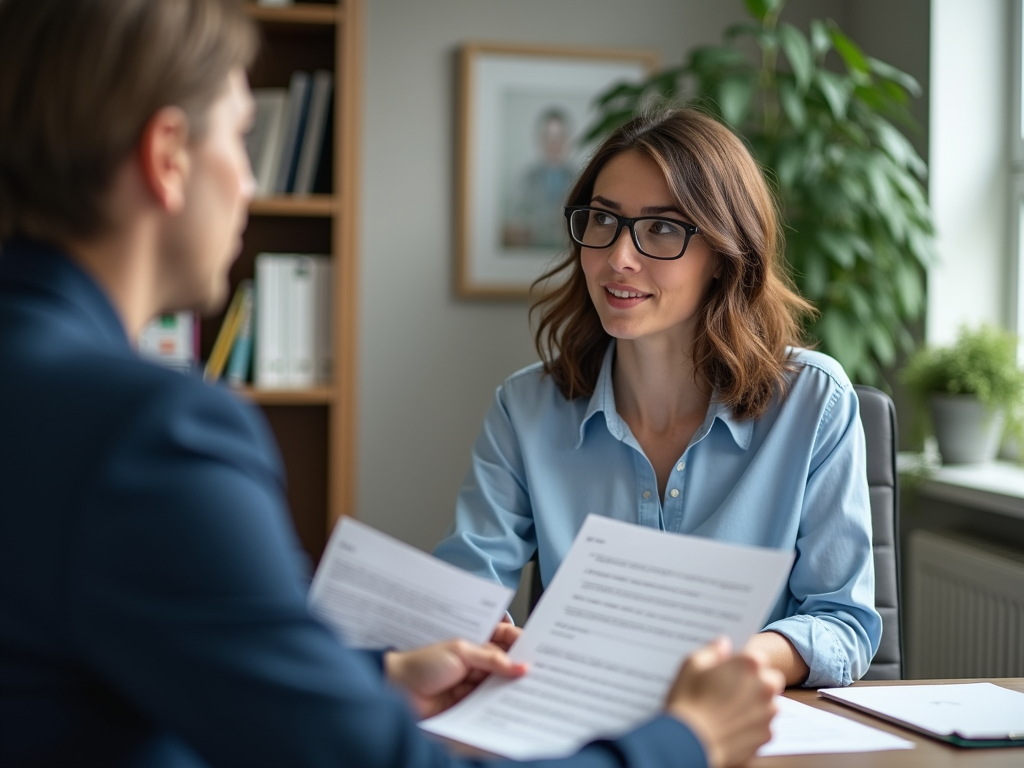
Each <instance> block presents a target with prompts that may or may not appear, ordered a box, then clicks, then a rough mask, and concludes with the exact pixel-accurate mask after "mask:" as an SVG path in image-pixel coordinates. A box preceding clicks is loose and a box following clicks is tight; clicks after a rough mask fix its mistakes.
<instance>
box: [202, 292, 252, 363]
mask: <svg viewBox="0 0 1024 768" xmlns="http://www.w3.org/2000/svg"><path fill="white" fill-rule="evenodd" d="M242 293H243V290H242V286H241V285H239V286H238V288H237V289H236V290H235V295H234V296H232V298H231V304H230V305H229V306H228V311H227V313H226V314H225V315H224V321H223V322H222V323H221V326H220V332H219V333H218V334H217V340H216V341H215V342H214V343H213V350H212V351H211V352H210V359H209V360H207V361H206V369H205V370H204V371H203V379H205V380H206V381H217V379H219V378H220V375H221V373H222V372H223V370H224V364H225V363H227V360H228V353H229V352H231V347H232V345H233V344H234V343H235V336H236V335H237V334H238V326H239V321H240V319H241V316H240V312H241V309H242Z"/></svg>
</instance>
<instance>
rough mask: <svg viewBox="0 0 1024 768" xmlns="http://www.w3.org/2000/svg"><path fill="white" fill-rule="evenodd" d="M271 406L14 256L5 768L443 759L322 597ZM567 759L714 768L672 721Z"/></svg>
mask: <svg viewBox="0 0 1024 768" xmlns="http://www.w3.org/2000/svg"><path fill="white" fill-rule="evenodd" d="M273 445H274V443H273V440H272V437H271V435H270V433H269V431H268V429H267V427H266V425H265V423H264V421H263V419H262V418H261V415H260V413H259V411H258V409H256V408H253V407H251V406H248V405H246V404H243V403H242V402H241V401H240V400H238V399H237V398H236V397H235V396H234V395H232V394H231V393H230V392H228V391H226V390H224V389H222V388H219V387H213V386H209V385H207V384H204V383H203V382H202V381H201V380H200V379H199V378H197V377H189V376H182V375H181V374H178V373H174V372H171V371H168V370H164V369H162V368H160V367H158V366H155V365H152V364H149V363H147V362H145V361H142V360H140V359H139V358H138V357H137V356H136V354H135V353H134V351H133V350H132V348H131V346H130V344H129V341H128V339H127V337H126V335H125V331H124V328H123V326H122V324H121V321H120V319H119V318H118V316H117V314H116V312H115V310H114V308H113V307H112V306H111V304H110V302H109V300H108V299H107V298H106V296H105V295H104V293H103V292H102V290H101V289H100V288H99V286H98V285H97V284H96V283H95V282H94V281H93V280H92V279H91V278H90V277H89V276H88V275H87V274H86V273H85V272H84V271H82V270H81V269H80V268H79V267H77V266H76V265H75V264H74V263H73V262H72V261H71V260H69V259H68V258H66V257H65V256H64V255H63V254H61V253H60V252H59V251H57V250H55V249H53V248H49V247H46V246H42V245H39V244H36V243H28V242H24V241H19V242H12V243H8V244H7V245H6V246H5V247H4V249H3V250H2V251H0V765H2V766H4V767H5V768H16V767H17V766H30V765H33V766H34V765H38V766H79V765H80V766H92V765H96V766H100V765H102V766H146V767H147V768H171V767H172V766H173V767H174V768H179V767H180V768H185V767H186V766H202V765H209V766H274V768H282V767H283V766H289V767H290V768H301V767H303V766H328V765H331V766H349V767H350V768H428V767H429V768H435V767H436V768H440V767H441V766H448V765H456V764H468V763H470V762H472V761H467V760H463V759H460V758H456V757H453V756H452V755H450V754H449V753H448V752H447V751H446V750H445V749H444V748H443V747H441V746H440V745H438V744H436V743H435V742H432V741H429V740H428V739H426V738H424V736H423V735H422V734H421V732H420V731H419V729H418V728H417V727H416V724H415V721H414V718H413V716H412V714H411V713H410V712H409V710H408V709H407V707H406V705H405V703H404V701H403V700H402V697H401V696H400V695H399V694H398V693H396V692H394V691H392V690H390V689H389V688H388V687H387V685H386V683H385V681H384V680H383V678H382V674H381V670H380V663H379V657H378V658H377V660H376V663H375V661H374V659H373V657H371V656H367V655H365V654H361V653H357V652H354V651H351V650H349V649H346V648H344V647H343V646H342V645H340V644H339V643H338V641H337V640H336V639H335V638H334V636H333V635H332V634H331V632H330V631H329V630H328V629H327V628H326V627H324V626H323V625H322V624H321V623H320V622H319V621H317V620H316V619H315V618H314V617H313V616H311V614H310V613H309V611H308V610H307V606H306V590H307V568H306V564H305V560H304V558H303V556H302V554H301V550H300V548H299V546H298V544H297V541H296V537H295V534H294V531H293V530H292V527H291V523H290V521H289V519H288V514H287V507H286V502H285V496H284V478H283V473H282V469H281V465H280V461H279V458H278V456H277V454H276V452H275V450H274V448H273ZM548 764H550V765H552V766H553V765H556V764H557V765H564V766H567V768H569V767H571V768H590V767H591V766H593V768H604V767H605V766H615V765H619V766H623V765H629V766H633V767H634V768H656V767H661V766H664V767H666V768H667V767H669V766H693V765H697V766H703V765H704V755H703V753H702V751H701V749H700V746H699V744H698V743H697V741H696V739H695V738H694V736H693V734H692V733H691V732H690V731H689V730H687V729H686V728H685V727H684V726H682V725H681V724H679V723H678V722H676V721H675V720H671V719H669V718H666V717H660V718H656V719H655V720H653V721H652V722H650V723H648V724H646V725H645V726H643V727H641V728H640V729H638V730H637V731H634V732H633V733H631V734H629V735H627V736H625V737H622V738H620V739H617V740H614V741H605V742H596V743H594V744H592V745H590V746H588V747H587V748H585V749H584V750H583V751H582V752H581V753H579V754H578V755H576V756H575V757H572V758H567V759H566V760H563V761H548Z"/></svg>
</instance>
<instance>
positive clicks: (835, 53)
mask: <svg viewBox="0 0 1024 768" xmlns="http://www.w3.org/2000/svg"><path fill="white" fill-rule="evenodd" d="M745 4H746V7H747V10H748V12H749V14H750V16H751V18H752V20H751V22H750V23H745V24H740V25H737V26H734V27H731V28H730V29H728V30H727V31H726V32H725V37H724V42H723V43H722V44H721V45H717V46H705V47H700V48H697V49H695V50H693V51H692V52H691V53H690V55H689V58H688V59H687V60H686V61H685V62H684V63H683V64H682V65H680V66H677V67H673V68H670V69H666V70H663V71H661V72H658V73H656V74H654V75H653V76H651V77H650V78H649V79H647V80H646V81H645V82H642V83H640V84H621V85H617V86H615V87H613V88H612V89H610V90H609V91H608V92H606V93H605V94H603V95H602V96H601V97H600V99H599V117H598V120H597V122H596V123H595V125H594V126H593V128H592V130H591V132H590V136H589V137H588V138H591V139H593V138H597V137H599V136H602V135H604V134H605V133H607V132H608V131H610V130H612V129H613V128H615V127H616V126H618V125H620V124H622V123H623V122H625V121H626V120H628V119H629V118H630V117H632V116H633V115H634V114H636V112H637V111H639V110H641V109H643V108H644V106H645V104H647V103H648V102H649V101H651V100H658V101H663V100H666V99H668V100H672V101H679V102H684V103H696V104H697V105H699V106H701V107H702V108H703V109H705V110H707V111H709V112H711V113H712V114H715V115H716V116H718V117H719V118H720V119H722V120H724V121H725V122H726V123H728V124H729V125H730V126H732V127H733V129H734V130H736V132H737V133H738V134H739V135H741V136H742V137H744V138H745V140H746V141H747V142H748V144H749V146H750V147H751V149H752V150H753V153H754V155H755V157H756V158H757V159H758V160H759V161H760V163H761V164H762V165H763V166H764V168H765V169H766V171H767V175H768V177H769V179H770V180H771V181H772V182H773V183H774V185H775V188H776V192H777V196H778V198H779V201H780V203H781V208H782V212H783V215H784V219H785V221H786V224H787V231H786V240H787V245H786V258H787V260H788V262H789V264H790V266H791V268H792V273H793V277H794V279H795V281H796V283H797V287H798V288H799V290H800V292H801V293H802V294H803V295H804V296H805V297H806V298H808V299H810V300H811V301H812V302H813V303H814V304H815V305H816V306H817V308H818V309H819V311H820V316H819V317H818V318H816V319H813V320H811V321H810V322H811V325H810V326H809V328H808V329H807V330H808V332H809V335H810V336H811V338H813V339H815V340H816V341H818V342H819V344H820V348H821V349H822V350H823V351H825V352H827V353H828V354H830V355H832V356H833V357H835V358H837V359H838V360H839V361H840V363H842V365H843V366H844V368H845V369H846V370H847V372H848V373H849V374H850V376H851V377H853V378H854V379H855V380H858V381H861V382H864V383H873V384H878V383H880V382H881V379H882V376H881V373H882V371H883V370H884V369H886V368H888V367H890V366H892V365H893V364H894V362H895V361H896V357H897V353H898V352H907V353H909V352H910V351H911V350H912V349H913V347H914V337H913V334H912V333H911V328H912V327H913V323H914V322H915V321H916V320H917V319H918V318H919V317H920V316H921V312H922V310H923V307H924V269H925V267H926V266H927V265H928V264H929V263H931V262H932V260H933V233H934V229H933V226H932V219H931V213H930V210H929V208H928V204H927V202H926V199H925V193H924V190H923V187H922V179H923V178H924V173H925V165H924V162H923V161H922V160H921V158H920V157H919V156H918V154H917V152H916V151H915V150H914V148H913V146H912V145H911V143H910V142H909V141H908V140H907V138H906V137H905V136H904V135H903V133H901V132H900V130H899V129H897V128H896V125H897V124H901V125H904V126H906V127H913V126H914V125H915V124H914V121H913V118H912V117H911V115H910V111H909V108H908V104H909V100H910V98H911V96H912V95H915V96H916V95H918V94H919V93H920V87H919V86H918V84H917V82H916V81H915V80H914V79H913V78H912V77H910V76H909V75H907V74H905V73H903V72H901V71H899V70H897V69H895V68H894V67H892V66H890V65H888V64H885V63H884V62H881V61H878V60H877V59H873V58H871V57H869V56H866V55H865V54H864V53H863V51H861V50H860V48H859V47H857V45H856V44H855V43H854V42H853V41H852V40H850V38H849V37H847V36H846V35H845V34H844V33H843V32H842V31H841V30H840V29H839V28H838V27H837V26H836V25H835V24H834V23H833V22H831V21H829V22H822V21H814V22H812V23H811V24H810V35H809V37H808V36H807V35H805V34H804V33H803V32H802V31H800V30H799V29H797V28H796V27H795V26H793V25H791V24H786V23H783V22H780V20H779V16H780V14H781V13H782V9H783V5H784V0H745ZM751 51H756V55H754V56H751V54H750V52H751ZM836 65H838V66H836Z"/></svg>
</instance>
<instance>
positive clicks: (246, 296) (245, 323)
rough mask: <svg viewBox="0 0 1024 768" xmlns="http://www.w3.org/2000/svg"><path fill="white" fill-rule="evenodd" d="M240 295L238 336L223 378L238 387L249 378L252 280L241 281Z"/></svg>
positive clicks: (253, 299)
mask: <svg viewBox="0 0 1024 768" xmlns="http://www.w3.org/2000/svg"><path fill="white" fill-rule="evenodd" d="M240 286H241V289H242V291H243V293H242V309H241V320H240V321H239V326H238V335H237V336H236V337H235V345H234V346H233V347H232V348H231V357H230V358H228V367H227V371H226V372H225V374H224V376H225V378H226V379H227V382H228V385H229V386H232V387H240V386H242V385H243V384H245V382H246V380H247V379H248V378H249V363H250V361H251V359H252V335H253V334H252V316H253V303H254V301H255V297H254V296H253V286H252V280H243V281H242V283H241V284H240Z"/></svg>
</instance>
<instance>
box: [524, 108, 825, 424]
mask: <svg viewBox="0 0 1024 768" xmlns="http://www.w3.org/2000/svg"><path fill="white" fill-rule="evenodd" d="M623 152H637V153H639V154H641V155H643V156H645V157H648V158H650V159H651V160H653V161H654V162H655V163H657V165H658V166H659V167H660V168H661V170H662V173H664V174H665V179H666V180H667V182H668V186H669V189H670V190H671V191H672V195H673V198H674V201H675V204H676V205H677V206H678V207H679V209H680V210H681V211H684V212H685V213H686V214H687V216H688V218H689V219H690V220H691V221H692V222H693V223H694V224H696V225H697V226H698V227H699V228H700V234H699V235H697V236H698V237H702V238H703V239H704V242H705V243H707V245H708V247H709V248H710V250H711V251H712V253H713V254H715V255H716V257H717V259H718V264H719V265H720V267H721V271H720V273H719V276H718V278H717V279H716V280H712V281H711V284H710V286H709V288H708V292H707V294H706V295H705V297H704V300H703V306H702V307H701V309H700V310H699V313H698V319H697V329H696V332H695V334H694V339H693V348H692V350H691V355H692V358H693V362H694V370H695V372H696V374H695V375H696V376H697V377H698V378H703V379H704V382H700V381H698V383H705V382H706V383H707V384H709V385H711V386H713V387H714V388H715V390H716V391H717V396H718V398H719V399H721V401H722V402H724V403H725V404H726V405H727V406H728V407H729V408H731V409H732V412H733V413H734V414H735V416H736V417H737V418H741V419H756V418H757V417H759V416H761V415H762V414H763V413H764V412H765V410H766V409H767V408H768V406H769V405H770V403H771V402H772V400H773V398H774V397H776V395H778V396H785V393H786V391H787V387H786V372H787V371H790V370H792V363H791V361H790V359H789V357H788V354H787V347H791V346H799V345H801V344H805V341H804V337H803V331H802V325H801V320H802V319H803V318H804V317H805V316H808V315H812V314H813V313H814V308H813V307H812V305H811V304H809V303H808V302H807V301H806V300H805V299H803V298H802V297H801V296H799V295H798V294H797V293H796V290H795V288H794V287H793V283H792V281H791V280H790V279H789V277H788V275H787V274H786V272H785V270H784V262H783V252H784V251H783V248H784V242H783V236H782V231H781V228H780V225H779V217H778V215H777V212H776V204H775V200H774V198H773V196H772V194H771V192H770V191H769V188H768V185H767V183H766V182H765V179H764V175H763V174H762V172H761V169H760V167H759V166H758V164H757V163H756V161H755V160H754V158H753V157H752V156H751V154H750V152H749V151H748V149H747V147H746V146H745V145H744V144H743V142H742V141H741V140H740V139H739V138H737V137H736V136H735V135H734V134H733V133H732V132H731V131H730V130H729V129H728V128H726V127H725V126H724V125H722V124H721V123H719V122H718V121H717V120H715V119H714V118H712V117H710V116H708V115H706V114H704V113H702V112H699V111H697V110H695V109H692V108H682V109H669V110H661V111H659V112H653V113H649V114H646V115H641V116H639V117H636V118H634V119H632V120H630V121H629V122H628V123H626V124H625V125H623V126H622V127H621V128H619V129H617V130H616V131H615V132H614V133H612V134H611V135H610V136H609V137H608V138H607V139H606V140H605V141H604V143H603V144H601V146H600V147H599V148H598V149H597V151H596V152H595V153H594V155H593V157H592V158H591V160H590V162H589V163H588V164H587V167H586V168H585V169H584V170H583V173H582V174H581V175H580V177H579V180H578V181H577V182H576V184H575V186H574V187H573V188H572V190H571V191H570V193H569V197H568V201H567V204H568V205H589V204H590V202H591V198H592V196H593V191H594V182H595V180H596V179H597V175H598V174H599V173H600V172H601V170H602V169H603V168H604V166H605V165H606V164H607V163H608V161H609V160H611V159H612V158H613V157H615V156H616V155H619V154H621V153H623ZM684 258H685V257H684ZM553 278H554V279H553ZM548 281H551V282H556V283H557V287H555V288H554V290H552V291H550V292H548V293H545V294H543V295H541V296H540V298H538V299H537V300H536V301H535V302H534V304H533V306H532V307H531V308H530V316H531V318H532V317H533V315H534V313H537V314H539V317H540V319H539V322H538V325H537V330H536V333H535V335H534V342H535V344H536V347H537V352H538V353H539V354H540V357H541V360H542V361H543V362H544V370H545V371H546V372H547V373H548V374H549V375H550V376H551V377H552V378H553V379H554V380H555V383H556V384H557V385H558V388H559V389H560V390H561V392H562V394H563V395H564V396H565V397H566V398H567V399H569V400H572V399H574V398H578V397H589V396H590V395H592V394H593V392H594V386H595V385H596V383H597V376H598V373H599V371H600V368H601V361H602V359H603V357H604V354H605V350H606V349H607V348H608V343H609V341H610V340H611V336H609V335H608V333H607V332H605V330H604V328H603V327H602V325H601V320H600V317H599V316H598V314H597V310H596V309H595V308H594V304H593V302H592V301H591V299H590V294H589V292H588V291H587V283H586V277H585V276H584V274H583V269H582V267H581V266H580V246H579V245H576V244H575V243H574V244H573V246H572V248H571V249H570V251H569V252H568V254H567V255H566V257H565V258H564V259H562V260H561V261H560V262H558V263H557V264H555V266H553V267H552V268H551V269H550V270H548V271H547V272H546V273H544V274H543V275H542V276H541V277H540V278H539V279H538V280H537V281H536V282H535V283H534V289H535V290H537V289H538V288H539V287H540V286H541V285H544V284H549V283H548Z"/></svg>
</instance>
